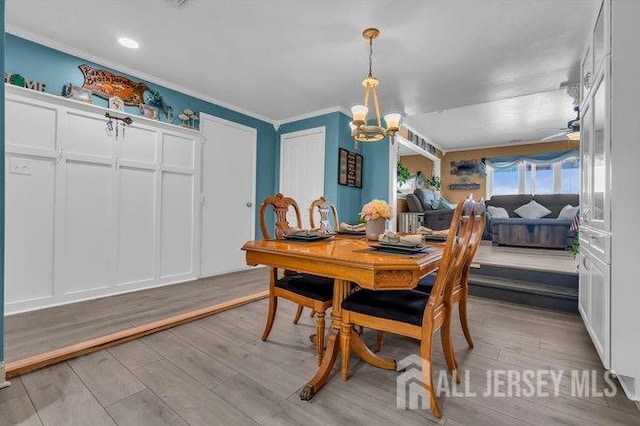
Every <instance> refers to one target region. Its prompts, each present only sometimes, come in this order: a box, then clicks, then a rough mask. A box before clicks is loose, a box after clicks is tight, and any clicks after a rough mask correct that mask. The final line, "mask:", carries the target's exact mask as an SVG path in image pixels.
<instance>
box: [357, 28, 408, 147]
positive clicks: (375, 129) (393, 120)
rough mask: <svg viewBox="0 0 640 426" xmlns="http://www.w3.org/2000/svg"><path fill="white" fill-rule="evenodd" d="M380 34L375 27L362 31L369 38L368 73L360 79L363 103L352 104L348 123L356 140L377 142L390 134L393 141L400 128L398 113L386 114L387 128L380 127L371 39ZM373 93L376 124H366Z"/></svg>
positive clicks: (376, 80) (376, 81) (392, 141)
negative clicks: (351, 119) (350, 120)
mask: <svg viewBox="0 0 640 426" xmlns="http://www.w3.org/2000/svg"><path fill="white" fill-rule="evenodd" d="M379 35H380V30H378V29H377V28H367V29H366V30H364V31H363V32H362V36H363V37H364V38H365V39H368V40H369V74H368V75H367V77H366V78H365V79H364V80H362V85H363V86H364V105H354V106H352V107H351V115H352V117H353V121H352V122H350V123H349V126H350V127H351V136H353V138H354V139H355V140H356V143H357V142H377V141H380V140H382V139H384V137H385V136H387V134H388V135H390V136H391V143H392V144H393V143H394V142H395V134H396V132H397V131H398V130H399V128H400V119H401V117H402V116H401V115H400V114H396V113H394V114H387V115H385V116H384V121H385V122H386V124H387V128H386V129H385V128H383V127H382V122H381V120H380V106H379V104H378V92H377V89H376V88H377V87H378V79H377V78H375V77H374V76H373V72H372V68H373V60H372V58H373V39H375V38H377V37H378V36H379ZM371 94H373V107H374V109H375V114H376V119H377V126H376V125H368V124H367V114H368V113H369V97H370V95H371Z"/></svg>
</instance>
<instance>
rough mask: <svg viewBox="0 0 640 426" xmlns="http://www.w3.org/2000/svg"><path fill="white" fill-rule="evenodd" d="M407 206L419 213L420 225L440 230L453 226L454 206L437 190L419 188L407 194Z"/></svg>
mask: <svg viewBox="0 0 640 426" xmlns="http://www.w3.org/2000/svg"><path fill="white" fill-rule="evenodd" d="M407 207H408V208H409V212H411V213H419V216H420V225H422V226H424V227H426V228H430V229H433V230H434V231H440V230H442V229H449V226H451V220H452V219H453V208H451V207H450V206H448V205H447V203H446V201H444V200H443V199H442V196H441V195H440V194H439V193H438V192H436V191H433V190H431V189H424V188H417V189H416V190H415V191H413V193H412V194H407Z"/></svg>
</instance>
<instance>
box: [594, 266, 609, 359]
mask: <svg viewBox="0 0 640 426" xmlns="http://www.w3.org/2000/svg"><path fill="white" fill-rule="evenodd" d="M589 273H590V286H591V297H590V302H591V309H590V314H589V315H590V317H589V320H590V321H589V324H590V327H591V337H592V339H593V343H594V345H595V347H596V350H597V351H598V354H599V355H600V359H601V360H602V363H603V364H604V366H605V367H606V368H609V348H610V346H609V321H610V314H609V304H610V294H611V289H610V275H609V266H608V265H606V264H604V263H602V262H600V261H599V260H598V259H596V258H595V257H591V256H589Z"/></svg>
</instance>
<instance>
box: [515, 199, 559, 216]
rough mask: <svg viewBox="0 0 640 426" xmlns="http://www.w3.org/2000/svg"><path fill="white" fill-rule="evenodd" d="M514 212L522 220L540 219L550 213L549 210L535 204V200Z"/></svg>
mask: <svg viewBox="0 0 640 426" xmlns="http://www.w3.org/2000/svg"><path fill="white" fill-rule="evenodd" d="M514 212H515V214H517V215H518V216H520V217H521V218H524V219H540V218H541V217H545V216H546V215H548V214H549V213H551V210H549V209H548V208H546V207H545V206H543V205H542V204H539V203H536V202H535V200H531V201H529V202H528V203H527V204H523V205H521V206H520V207H518V208H517V209H515V210H514Z"/></svg>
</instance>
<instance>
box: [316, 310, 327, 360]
mask: <svg viewBox="0 0 640 426" xmlns="http://www.w3.org/2000/svg"><path fill="white" fill-rule="evenodd" d="M324 316H325V311H317V312H316V359H317V360H318V365H320V364H321V363H322V353H323V350H324Z"/></svg>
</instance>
